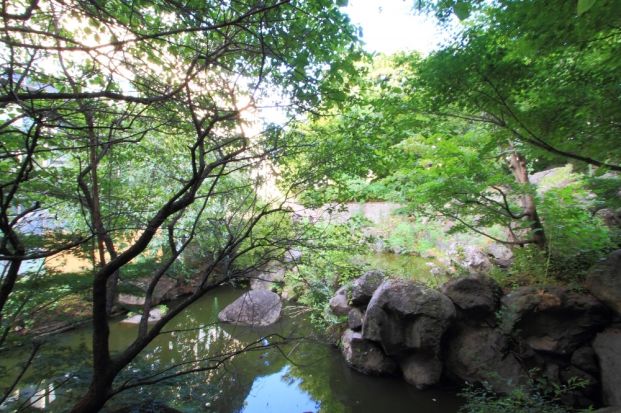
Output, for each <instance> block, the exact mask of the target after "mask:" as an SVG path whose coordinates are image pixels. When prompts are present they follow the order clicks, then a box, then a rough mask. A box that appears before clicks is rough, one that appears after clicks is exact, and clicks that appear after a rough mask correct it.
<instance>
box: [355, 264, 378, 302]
mask: <svg viewBox="0 0 621 413" xmlns="http://www.w3.org/2000/svg"><path fill="white" fill-rule="evenodd" d="M384 278H385V276H384V273H383V272H381V271H377V270H374V271H368V272H366V273H364V274H363V275H362V276H361V277H359V278H357V279H356V280H355V281H354V282H353V284H352V286H351V303H352V305H354V306H356V307H361V306H365V305H367V304H368V303H369V301H371V297H372V296H373V293H374V292H375V290H377V288H378V287H379V286H380V284H381V283H382V281H384Z"/></svg>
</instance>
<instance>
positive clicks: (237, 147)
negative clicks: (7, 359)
mask: <svg viewBox="0 0 621 413" xmlns="http://www.w3.org/2000/svg"><path fill="white" fill-rule="evenodd" d="M2 22H3V37H2V40H1V46H0V47H2V50H3V52H2V58H1V65H2V74H1V75H0V81H1V84H0V104H1V105H2V109H1V110H2V119H3V121H2V122H3V123H2V125H1V126H0V133H2V146H1V150H2V154H1V159H2V162H1V163H0V168H1V170H2V172H3V178H2V183H1V186H0V190H1V192H0V204H1V209H0V230H1V231H2V239H1V240H0V254H1V255H0V260H2V262H3V263H6V265H4V266H3V274H2V278H1V279H0V282H1V286H0V322H1V323H2V329H3V335H2V341H1V342H0V347H3V346H4V344H5V342H6V341H5V340H6V338H7V337H8V335H9V332H10V331H11V330H12V328H13V322H14V321H15V319H16V316H17V314H15V313H12V314H9V313H8V311H9V307H10V308H19V307H20V306H19V305H17V306H16V305H14V304H15V303H14V302H12V301H11V300H12V299H13V300H14V299H17V297H18V295H16V294H15V292H16V288H17V287H16V286H17V285H18V279H19V277H20V272H21V270H22V269H23V266H24V263H25V262H26V261H28V260H32V259H40V258H47V257H52V256H55V255H57V254H58V253H59V252H62V251H67V250H72V249H74V248H75V247H78V246H81V245H82V246H84V247H85V248H86V249H87V250H88V249H89V248H88V246H87V243H89V242H93V244H94V245H93V246H94V248H93V249H92V251H94V254H93V257H92V262H93V267H92V270H91V274H92V284H91V291H92V324H93V360H92V363H93V375H92V380H91V383H90V387H89V389H88V391H87V392H86V394H84V395H83V397H82V398H81V399H80V400H79V402H78V403H77V404H76V405H75V406H74V408H73V411H75V412H90V411H97V410H99V409H100V408H101V407H102V406H103V405H104V404H105V403H106V401H107V400H108V399H109V398H110V397H112V396H113V395H115V394H117V393H118V392H120V391H123V390H124V389H125V388H127V386H125V387H124V385H123V384H117V385H115V381H114V380H115V377H117V375H118V374H119V372H121V371H122V370H123V369H124V368H125V367H126V366H127V365H128V364H129V363H130V362H131V360H132V359H134V358H135V357H136V356H137V355H138V354H139V353H140V352H141V351H142V350H143V349H144V348H145V346H146V345H147V344H148V343H149V342H150V341H151V340H153V338H154V337H156V336H157V335H158V334H159V333H160V332H161V331H162V328H163V327H164V326H165V325H166V323H167V322H168V321H169V320H170V319H172V318H173V317H174V316H175V315H176V314H178V313H180V312H181V311H183V309H184V308H186V307H187V306H188V305H190V304H191V303H192V302H194V301H196V300H197V299H198V298H199V297H201V296H202V295H204V294H205V293H206V292H208V291H209V290H211V289H213V288H215V287H216V286H217V285H219V284H220V283H221V282H223V281H225V280H229V279H232V278H236V277H241V276H243V275H245V274H247V273H248V271H250V270H251V269H252V268H255V267H256V266H259V265H261V263H262V262H263V261H265V260H268V259H269V258H270V257H271V256H273V255H274V254H275V253H276V252H278V251H282V248H283V244H282V242H284V241H283V240H274V239H273V238H269V237H260V238H255V237H253V235H252V234H253V233H254V230H255V228H256V226H257V225H258V224H259V223H260V222H261V221H262V220H264V219H265V218H266V217H268V216H272V215H275V214H278V213H279V212H280V211H282V210H283V207H282V204H275V205H273V204H270V203H267V202H265V201H264V200H261V199H260V197H259V196H258V195H257V194H256V191H255V190H254V188H253V187H256V185H257V182H256V180H254V181H253V179H252V176H253V175H252V173H251V172H252V170H254V169H256V165H257V164H261V163H264V162H267V161H268V160H269V159H272V158H274V157H275V156H276V155H277V154H278V151H280V150H282V148H283V145H285V144H286V143H285V142H280V143H278V145H277V146H274V145H273V140H269V139H267V138H266V136H265V135H264V134H263V133H261V132H257V133H254V134H251V133H247V132H246V130H245V128H246V126H244V119H243V118H244V114H245V113H247V111H248V110H250V109H251V108H252V107H253V106H254V105H255V104H256V102H257V101H258V100H259V99H260V97H261V96H265V95H266V94H268V93H269V91H270V89H272V90H273V88H278V90H280V91H281V92H282V93H286V94H288V95H289V98H290V101H291V106H292V107H294V108H295V107H304V106H305V105H307V104H308V103H309V102H310V103H312V102H313V101H314V100H316V99H317V98H318V97H319V96H320V92H321V89H320V87H319V83H318V80H319V79H321V78H329V77H330V76H333V75H335V74H338V72H339V67H340V68H346V69H347V68H348V67H350V65H349V64H348V63H347V60H344V58H343V57H344V54H345V52H346V51H348V50H350V49H351V48H353V47H354V46H353V45H354V37H353V36H352V35H351V28H350V27H349V25H348V24H347V19H346V18H345V17H344V16H343V15H341V14H340V12H339V11H338V8H337V7H336V6H335V5H334V4H332V3H331V2H329V1H325V0H318V1H308V2H293V1H288V0H284V1H276V0H275V1H268V2H250V3H248V2H238V1H233V2H221V1H210V2H189V3H187V2H186V3H184V4H183V5H182V4H179V3H178V2H176V1H147V2H143V1H139V2H132V3H131V4H130V3H126V2H123V1H106V2H100V1H80V0H76V1H71V2H56V1H49V2H39V1H37V0H33V1H29V2H21V1H16V2H5V3H3V5H2ZM327 84H328V83H326V85H327ZM56 217H58V219H55V218H56ZM43 221H49V222H50V223H49V225H48V227H49V228H47V230H43V229H42V228H41V225H42V222H43ZM33 225H36V226H39V230H38V233H35V234H34V236H33V233H32V231H30V232H29V228H31V227H32V226H33ZM202 230H205V231H209V233H210V234H211V238H212V244H211V247H212V250H211V251H210V252H211V258H212V259H211V261H209V262H207V263H206V265H204V266H202V267H201V268H200V271H199V272H198V274H195V275H194V278H195V284H194V285H195V287H194V289H193V290H192V293H191V294H190V295H189V296H188V297H186V298H185V299H184V300H182V301H181V302H180V303H178V304H177V305H176V306H175V307H173V308H171V309H170V311H168V312H167V313H166V315H164V316H163V318H162V319H161V321H159V322H157V323H155V324H154V325H152V326H149V325H148V324H147V319H148V315H149V312H150V309H151V308H152V306H153V300H152V296H153V292H154V290H155V288H156V287H157V285H158V283H159V282H160V280H161V279H162V277H163V276H164V274H166V273H167V272H169V271H170V269H171V268H172V267H173V266H174V265H176V263H178V262H179V260H180V258H181V257H182V254H183V253H184V251H185V250H186V249H187V248H188V246H189V245H190V244H191V243H192V242H194V240H195V238H197V234H199V233H200V231H202ZM128 240H129V241H128ZM279 242H280V243H279ZM153 248H162V249H163V254H162V257H161V259H160V260H159V264H158V266H157V267H156V268H155V269H154V270H153V272H152V273H151V274H150V276H149V280H150V281H149V286H148V290H147V293H146V299H145V304H144V307H143V311H142V320H141V323H140V327H139V331H138V334H137V337H136V339H135V340H134V341H133V343H132V344H131V345H130V346H129V347H127V348H126V349H125V350H124V351H122V352H120V353H119V354H114V355H112V354H111V352H110V348H109V325H108V316H109V314H110V312H111V310H112V309H113V306H114V298H115V294H116V284H117V280H118V278H119V277H123V270H124V269H126V268H128V266H130V265H131V264H132V262H134V261H135V260H136V259H139V258H140V257H141V256H142V255H144V254H145V252H146V251H147V250H148V249H153ZM256 250H261V251H263V255H262V256H261V257H260V259H255V260H254V261H253V262H252V263H251V264H249V265H248V266H246V267H244V268H242V267H241V266H238V265H237V263H238V262H240V261H242V258H243V257H246V256H248V255H249V254H250V253H251V252H253V251H256ZM216 270H218V271H216ZM8 304H12V306H11V305H8ZM22 308H23V306H22ZM20 311H21V310H20ZM18 312H19V311H18ZM4 350H6V349H4ZM36 351H37V346H35V350H34V351H33V353H32V354H33V356H34V354H35V353H36ZM31 361H32V358H30V359H29V360H27V363H26V366H25V367H24V370H23V371H22V372H20V373H19V374H17V376H16V379H15V381H14V384H13V385H12V386H11V388H10V389H9V391H8V392H10V391H11V389H12V388H14V387H15V386H16V385H17V384H18V382H19V379H20V378H21V376H22V374H23V372H24V371H25V369H27V368H29V366H30V364H31ZM201 368H203V369H204V368H210V367H209V366H207V367H205V366H202V367H194V368H191V369H188V371H183V372H176V374H185V373H188V372H191V371H193V370H198V369H201ZM136 383H148V380H146V379H145V380H144V381H141V380H137V381H136ZM133 385H136V384H135V383H134V384H133ZM8 392H7V393H6V394H5V395H4V397H3V398H2V400H4V399H6V397H7V395H8Z"/></svg>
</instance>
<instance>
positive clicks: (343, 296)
mask: <svg viewBox="0 0 621 413" xmlns="http://www.w3.org/2000/svg"><path fill="white" fill-rule="evenodd" d="M328 305H329V306H330V310H331V311H332V313H333V314H334V315H347V314H349V310H351V307H350V306H349V300H348V299H347V287H345V286H343V287H341V288H339V289H338V290H336V293H334V297H332V298H330V301H329V302H328Z"/></svg>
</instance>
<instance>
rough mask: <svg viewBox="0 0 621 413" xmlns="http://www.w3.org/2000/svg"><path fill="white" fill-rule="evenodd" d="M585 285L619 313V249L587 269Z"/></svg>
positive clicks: (620, 280)
mask: <svg viewBox="0 0 621 413" xmlns="http://www.w3.org/2000/svg"><path fill="white" fill-rule="evenodd" d="M586 286H587V288H588V289H589V290H590V291H591V293H592V294H593V295H594V296H596V297H597V298H599V299H600V300H602V302H604V303H605V304H606V305H608V306H609V307H610V308H612V309H613V310H614V311H615V312H616V313H617V314H618V315H621V250H617V251H615V252H613V253H611V254H610V255H609V256H608V258H606V259H605V260H604V261H602V262H599V263H597V264H595V265H594V266H593V267H592V268H591V269H590V270H589V273H588V275H587V279H586Z"/></svg>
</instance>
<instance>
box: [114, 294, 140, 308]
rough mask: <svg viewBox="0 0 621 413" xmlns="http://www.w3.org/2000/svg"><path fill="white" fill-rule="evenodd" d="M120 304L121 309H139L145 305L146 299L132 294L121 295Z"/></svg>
mask: <svg viewBox="0 0 621 413" xmlns="http://www.w3.org/2000/svg"><path fill="white" fill-rule="evenodd" d="M118 303H119V305H120V306H121V307H138V306H143V305H144V297H139V296H137V295H132V294H119V298H118Z"/></svg>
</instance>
